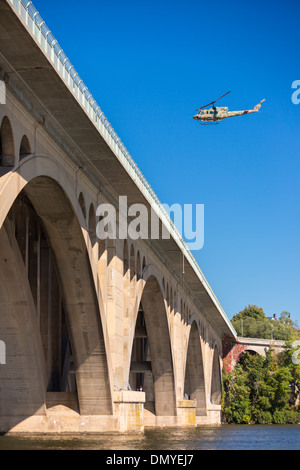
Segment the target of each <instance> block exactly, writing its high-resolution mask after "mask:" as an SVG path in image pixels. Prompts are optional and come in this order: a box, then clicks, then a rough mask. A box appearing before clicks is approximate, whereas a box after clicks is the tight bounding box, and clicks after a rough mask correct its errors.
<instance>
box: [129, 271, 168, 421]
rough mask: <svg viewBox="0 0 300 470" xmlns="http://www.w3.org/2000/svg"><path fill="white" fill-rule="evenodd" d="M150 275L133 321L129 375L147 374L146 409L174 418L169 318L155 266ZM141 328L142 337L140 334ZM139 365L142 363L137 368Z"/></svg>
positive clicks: (140, 293) (141, 289) (141, 290)
mask: <svg viewBox="0 0 300 470" xmlns="http://www.w3.org/2000/svg"><path fill="white" fill-rule="evenodd" d="M147 272H148V275H147V277H146V279H143V286H142V287H141V288H140V290H139V293H138V296H137V299H138V300H137V301H136V305H137V306H138V308H137V311H136V313H135V315H134V317H133V318H132V320H133V324H134V325H136V326H135V328H133V329H132V331H133V335H132V337H131V341H130V345H131V347H130V348H129V349H130V351H131V359H130V363H131V364H130V371H131V373H130V376H131V378H132V376H133V374H136V373H138V374H141V375H143V374H144V378H142V380H144V382H143V386H144V391H145V392H146V404H145V408H146V409H148V410H149V411H151V412H153V413H154V414H155V415H156V416H175V415H176V398H175V380H174V367H173V356H172V350H171V341H170V328H169V319H168V315H167V309H166V305H165V301H164V296H163V292H162V286H161V285H160V282H159V281H158V278H159V277H158V276H156V275H155V274H154V273H155V269H154V267H152V269H148V270H147ZM141 326H142V327H143V333H142V334H140V333H139V332H140V331H141V329H140V328H139V327H141ZM141 340H142V341H143V344H142V345H141V344H140V343H141V342H142V341H141ZM138 351H139V353H138ZM138 354H139V355H138ZM136 362H137V363H139V364H138V365H136V364H135V363H136ZM139 378H141V377H139ZM135 385H138V384H135Z"/></svg>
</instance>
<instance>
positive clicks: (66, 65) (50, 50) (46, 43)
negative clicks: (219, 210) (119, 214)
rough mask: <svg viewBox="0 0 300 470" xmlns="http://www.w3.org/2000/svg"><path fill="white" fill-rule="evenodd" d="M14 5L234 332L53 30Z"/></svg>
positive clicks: (20, 2) (21, 1)
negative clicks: (167, 229)
mask: <svg viewBox="0 0 300 470" xmlns="http://www.w3.org/2000/svg"><path fill="white" fill-rule="evenodd" d="M7 1H8V2H9V3H11V4H12V5H13V7H14V8H15V11H16V13H17V14H18V16H19V17H20V18H21V19H22V21H23V22H24V24H25V25H26V27H27V28H28V29H29V31H30V32H31V33H32V35H33V36H34V38H35V39H36V40H37V42H38V44H39V45H40V47H41V49H42V50H43V51H44V53H45V54H46V56H47V57H48V58H49V60H50V61H51V63H52V65H53V67H54V68H55V69H56V71H57V72H58V73H59V74H60V76H61V78H62V79H63V80H64V82H65V83H66V84H67V85H68V87H69V89H70V91H71V92H72V93H73V95H75V97H76V98H77V100H78V101H79V103H80V104H81V106H82V107H83V108H84V109H85V111H86V113H87V114H88V116H89V117H90V119H91V120H92V121H93V123H94V125H95V126H96V127H97V128H98V130H99V132H100V134H101V135H102V137H103V138H104V139H105V140H106V142H107V144H108V145H109V146H110V147H111V149H112V150H113V151H114V154H115V155H116V156H117V158H118V159H119V161H120V162H121V163H122V165H123V167H124V168H125V169H126V170H127V172H128V173H129V175H130V176H131V178H132V179H133V181H134V182H135V183H136V184H137V186H138V187H139V189H140V190H141V192H142V193H143V195H144V196H145V197H146V199H147V200H148V202H149V203H150V204H151V206H152V208H153V209H154V210H155V212H156V213H157V215H158V216H159V217H160V219H161V220H162V222H163V223H164V224H165V226H166V227H168V228H169V231H170V234H171V236H172V237H173V238H174V240H175V241H176V242H177V244H178V246H179V248H180V249H181V251H182V252H183V254H184V256H185V257H186V259H187V261H188V262H189V263H190V264H191V266H192V267H193V269H194V271H195V272H196V274H197V276H198V277H199V279H200V281H201V282H202V284H203V285H204V287H205V288H206V290H207V291H208V292H209V294H210V297H211V298H212V300H213V301H214V303H215V305H216V306H217V308H218V310H219V312H220V314H221V315H222V317H223V318H224V320H225V321H226V323H228V326H229V327H230V329H231V330H232V331H233V333H234V334H236V333H235V331H234V329H233V328H232V326H231V324H230V323H229V321H228V318H227V315H226V314H225V312H224V310H223V308H222V306H221V304H220V302H219V300H218V299H217V297H216V295H215V293H214V292H213V290H212V288H211V286H210V285H209V283H208V281H207V280H206V278H205V276H204V274H203V272H202V270H201V269H200V267H199V265H198V263H197V262H196V260H195V258H194V256H193V255H192V253H191V251H190V250H189V249H188V247H187V245H186V243H185V241H184V239H183V237H182V235H181V233H180V232H179V230H178V229H177V227H176V226H175V224H174V223H173V221H172V219H171V217H170V215H169V214H168V212H167V211H166V209H165V208H164V206H163V204H162V203H161V202H160V200H159V198H158V197H157V195H156V194H155V192H154V190H153V189H152V187H151V186H150V184H149V183H148V181H147V180H146V178H145V177H144V175H143V174H142V172H141V170H140V169H139V168H138V166H137V164H136V163H135V161H134V160H133V158H132V157H131V155H130V153H129V152H128V150H127V149H126V147H125V145H124V144H123V142H122V141H121V139H120V138H119V137H118V135H117V133H116V131H115V130H114V129H113V127H112V125H111V124H110V123H109V121H108V120H107V118H106V117H105V115H104V113H103V111H102V110H101V108H100V106H99V105H98V103H97V102H96V100H95V98H94V97H93V95H92V93H91V92H90V91H89V89H88V87H87V86H86V85H85V83H84V82H83V80H82V79H81V78H80V76H79V75H78V73H77V71H76V70H75V68H74V66H73V65H72V63H71V62H70V60H69V59H68V57H67V56H66V54H65V53H64V51H63V49H62V48H61V47H60V45H59V43H58V42H57V40H56V39H55V37H54V36H53V34H52V33H51V31H50V29H49V28H48V26H47V25H46V23H45V21H44V20H43V19H42V17H41V15H40V14H39V12H38V11H37V9H36V8H35V7H34V5H33V3H32V2H31V1H28V0H7Z"/></svg>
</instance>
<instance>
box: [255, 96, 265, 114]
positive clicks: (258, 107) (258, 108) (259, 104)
mask: <svg viewBox="0 0 300 470" xmlns="http://www.w3.org/2000/svg"><path fill="white" fill-rule="evenodd" d="M264 101H266V100H265V99H263V100H261V102H260V103H258V104H257V105H256V106H254V108H253V110H254V111H259V110H260V107H261V104H262V103H263V102H264Z"/></svg>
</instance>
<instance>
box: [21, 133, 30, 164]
mask: <svg viewBox="0 0 300 470" xmlns="http://www.w3.org/2000/svg"><path fill="white" fill-rule="evenodd" d="M30 154H31V146H30V143H29V139H28V137H27V135H23V137H22V140H21V143H20V150H19V160H20V161H21V160H23V158H26V157H28V155H30Z"/></svg>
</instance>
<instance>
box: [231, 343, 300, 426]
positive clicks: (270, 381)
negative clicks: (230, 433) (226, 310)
mask: <svg viewBox="0 0 300 470" xmlns="http://www.w3.org/2000/svg"><path fill="white" fill-rule="evenodd" d="M297 351H298V349H297V348H296V349H295V348H294V349H293V348H292V345H291V344H287V345H286V347H285V350H284V351H283V352H282V353H280V354H278V355H276V354H275V353H274V351H272V350H267V351H266V357H262V356H259V355H257V354H255V355H250V354H249V353H245V354H243V355H242V358H241V360H240V362H239V363H238V365H237V366H236V367H235V368H234V370H233V371H232V372H231V373H226V372H224V373H223V398H222V410H223V417H224V420H225V421H226V422H227V423H238V424H242V423H262V424H270V423H276V424H279V423H280V424H284V423H290V424H292V423H300V405H299V398H300V396H299V391H300V364H296V362H298V361H297V360H296V361H295V360H292V359H293V357H294V358H295V357H299V356H300V353H298V352H297ZM293 354H294V356H293ZM295 355H296V356H295ZM297 355H298V356H297ZM292 356H293V357H292Z"/></svg>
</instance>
